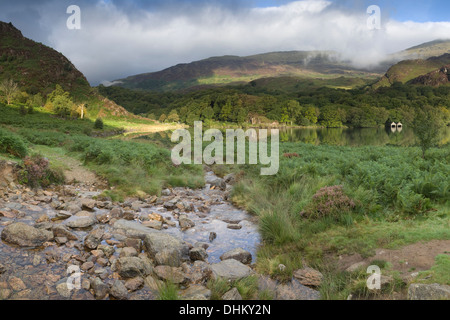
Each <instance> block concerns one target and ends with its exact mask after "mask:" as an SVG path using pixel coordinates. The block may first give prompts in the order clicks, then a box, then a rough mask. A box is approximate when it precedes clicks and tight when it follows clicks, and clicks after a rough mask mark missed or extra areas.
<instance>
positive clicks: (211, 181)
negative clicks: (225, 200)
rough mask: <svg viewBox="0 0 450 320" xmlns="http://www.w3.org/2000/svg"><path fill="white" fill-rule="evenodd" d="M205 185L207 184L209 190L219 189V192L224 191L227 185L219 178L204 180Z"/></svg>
mask: <svg viewBox="0 0 450 320" xmlns="http://www.w3.org/2000/svg"><path fill="white" fill-rule="evenodd" d="M206 183H208V184H209V185H210V186H211V188H212V187H214V188H219V189H221V190H225V189H226V188H227V184H226V183H225V181H224V180H223V179H221V178H217V177H213V178H211V179H206Z"/></svg>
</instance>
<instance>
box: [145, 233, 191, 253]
mask: <svg viewBox="0 0 450 320" xmlns="http://www.w3.org/2000/svg"><path fill="white" fill-rule="evenodd" d="M144 247H145V250H146V251H147V253H148V254H149V256H150V258H155V257H156V254H157V253H158V252H162V251H163V250H165V249H169V250H171V249H173V250H177V251H178V252H179V253H180V257H181V258H182V259H183V258H184V257H187V256H188V254H189V247H188V246H187V245H186V244H185V243H184V242H183V241H181V240H180V239H178V238H176V237H174V236H172V235H170V234H167V233H163V232H155V233H150V234H147V235H146V236H145V238H144Z"/></svg>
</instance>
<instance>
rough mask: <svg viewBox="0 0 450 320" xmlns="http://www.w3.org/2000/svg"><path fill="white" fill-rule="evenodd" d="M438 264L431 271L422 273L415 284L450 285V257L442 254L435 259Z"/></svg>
mask: <svg viewBox="0 0 450 320" xmlns="http://www.w3.org/2000/svg"><path fill="white" fill-rule="evenodd" d="M435 261H436V263H435V265H434V266H433V267H431V269H430V270H428V271H424V272H420V274H419V276H418V277H417V279H415V281H414V282H417V283H427V284H432V283H440V284H446V285H450V255H449V254H441V255H438V256H437V257H436V259H435Z"/></svg>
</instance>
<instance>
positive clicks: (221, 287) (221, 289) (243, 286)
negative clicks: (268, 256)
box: [207, 276, 273, 300]
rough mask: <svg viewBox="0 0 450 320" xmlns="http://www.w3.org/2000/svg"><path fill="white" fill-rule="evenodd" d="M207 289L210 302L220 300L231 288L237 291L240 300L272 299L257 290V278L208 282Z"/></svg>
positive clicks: (220, 279)
mask: <svg viewBox="0 0 450 320" xmlns="http://www.w3.org/2000/svg"><path fill="white" fill-rule="evenodd" d="M207 287H208V289H209V290H211V300H222V297H223V295H224V294H225V293H227V292H228V291H230V290H231V289H233V288H236V289H237V290H238V291H239V294H240V295H241V297H242V300H252V299H256V298H258V297H260V298H264V300H271V298H273V297H272V296H271V294H270V292H267V291H261V292H260V291H259V290H258V277H257V276H250V277H246V278H243V279H240V280H236V281H228V280H226V279H223V278H216V279H212V280H209V281H208V283H207Z"/></svg>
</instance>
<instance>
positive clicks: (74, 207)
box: [64, 202, 81, 214]
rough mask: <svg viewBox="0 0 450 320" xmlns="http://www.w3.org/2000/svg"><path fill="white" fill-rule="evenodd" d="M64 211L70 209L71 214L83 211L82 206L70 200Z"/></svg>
mask: <svg viewBox="0 0 450 320" xmlns="http://www.w3.org/2000/svg"><path fill="white" fill-rule="evenodd" d="M64 211H68V212H70V213H71V214H75V213H77V212H80V211H81V206H79V205H78V203H74V202H70V203H68V204H66V205H65V206H64Z"/></svg>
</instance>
